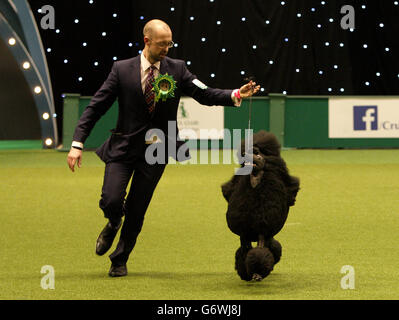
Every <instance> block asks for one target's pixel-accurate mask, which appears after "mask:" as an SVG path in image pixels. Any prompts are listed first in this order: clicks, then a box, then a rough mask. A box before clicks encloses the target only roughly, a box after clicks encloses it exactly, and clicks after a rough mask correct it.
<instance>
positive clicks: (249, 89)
mask: <svg viewBox="0 0 399 320" xmlns="http://www.w3.org/2000/svg"><path fill="white" fill-rule="evenodd" d="M259 89H260V86H257V85H256V82H253V81H252V80H251V81H250V82H248V83H247V84H246V85H243V86H242V87H241V88H240V96H241V98H249V97H252V96H253V95H254V94H256V93H258V91H259Z"/></svg>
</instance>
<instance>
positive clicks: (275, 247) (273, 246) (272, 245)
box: [268, 238, 283, 264]
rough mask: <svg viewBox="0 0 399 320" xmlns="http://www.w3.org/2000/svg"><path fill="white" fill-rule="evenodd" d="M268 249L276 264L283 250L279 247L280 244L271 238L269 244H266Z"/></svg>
mask: <svg viewBox="0 0 399 320" xmlns="http://www.w3.org/2000/svg"><path fill="white" fill-rule="evenodd" d="M268 248H269V249H270V251H271V252H272V254H273V257H274V264H277V263H278V262H279V261H280V259H281V253H282V250H283V248H282V247H281V244H280V242H278V241H277V240H276V239H274V238H271V239H270V242H269V244H268Z"/></svg>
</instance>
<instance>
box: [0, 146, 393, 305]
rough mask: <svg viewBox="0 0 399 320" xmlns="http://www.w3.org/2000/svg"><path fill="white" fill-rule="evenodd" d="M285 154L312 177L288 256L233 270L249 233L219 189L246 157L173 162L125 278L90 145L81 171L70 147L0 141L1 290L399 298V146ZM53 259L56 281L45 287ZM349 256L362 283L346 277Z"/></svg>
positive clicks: (284, 237)
mask: <svg viewBox="0 0 399 320" xmlns="http://www.w3.org/2000/svg"><path fill="white" fill-rule="evenodd" d="M282 154H283V157H284V158H285V160H286V162H287V164H288V166H289V168H290V171H291V173H292V174H294V175H297V176H299V177H300V178H301V182H302V185H301V188H302V189H301V190H300V192H299V194H298V197H297V202H296V205H295V207H293V208H292V209H291V211H290V214H289V218H288V220H287V223H286V225H285V227H284V228H283V230H282V231H281V232H280V233H279V234H278V235H277V236H276V239H278V240H279V241H280V242H281V244H282V246H283V256H282V259H281V261H280V263H279V264H277V265H276V267H275V269H274V271H273V272H272V273H271V274H270V276H269V277H267V278H266V279H264V280H263V281H262V282H260V283H252V282H250V283H248V282H244V281H242V280H240V278H239V277H238V276H237V274H236V273H235V270H234V253H235V250H236V249H237V248H238V246H239V239H238V237H237V236H235V235H234V234H232V233H231V232H230V231H229V229H228V228H227V224H226V221H225V211H226V202H225V200H224V199H223V197H222V194H221V191H220V185H221V184H222V183H224V182H225V181H227V180H228V179H229V178H230V177H231V176H232V174H233V172H234V168H235V165H222V164H220V165H192V164H188V165H169V166H168V167H167V169H166V171H165V174H164V176H163V178H162V180H161V182H160V183H159V186H158V188H157V190H156V192H155V195H154V198H153V201H152V202H151V205H150V207H149V210H148V212H147V215H146V219H145V222H144V227H143V231H142V233H141V235H140V237H139V240H138V242H137V246H136V248H135V250H134V252H133V253H132V255H131V258H130V260H129V262H128V270H129V275H128V276H127V277H124V278H117V279H114V278H110V277H108V275H107V273H108V269H109V266H110V262H109V259H108V255H106V256H103V257H98V256H96V255H95V253H94V251H95V240H96V238H97V236H98V234H99V232H100V231H101V229H102V228H103V226H104V225H105V223H106V220H105V219H104V218H103V216H102V213H101V211H100V209H99V208H98V201H99V198H100V194H101V186H102V178H103V173H104V166H103V164H102V162H101V161H100V160H99V159H98V158H97V156H96V155H95V154H94V153H93V152H85V153H84V159H83V167H82V168H81V169H79V170H77V172H75V173H71V172H70V171H69V169H68V168H67V164H66V155H67V154H66V153H62V152H57V151H52V150H38V151H32V150H25V151H19V150H13V151H0V177H1V184H0V218H1V223H0V245H1V249H0V252H1V259H0V283H1V290H0V299H5V300H8V299H52V300H59V299H68V300H69V299H155V300H161V299H183V300H184V299H194V300H198V299H215V300H219V299H223V300H224V299H227V300H229V299H251V300H269V299H301V300H302V299H351V300H357V299H398V298H399V281H398V278H399V268H398V265H399V246H398V243H399V216H398V214H399V212H398V210H399V209H398V208H399V150H287V151H284V152H283V153H282ZM114 247H115V244H114V246H113V248H114ZM113 248H112V249H111V251H110V252H112V250H113ZM45 265H50V266H52V267H53V268H54V271H55V289H54V290H51V289H49V290H44V289H43V288H42V287H41V280H42V278H43V277H44V276H45V274H41V268H42V267H43V266H45ZM344 265H350V266H352V267H353V268H354V271H355V276H354V279H355V289H353V290H351V289H347V290H344V289H342V287H341V279H342V277H344V276H345V274H342V273H341V268H342V267H343V266H344Z"/></svg>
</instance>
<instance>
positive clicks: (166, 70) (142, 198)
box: [67, 20, 259, 277]
mask: <svg viewBox="0 0 399 320" xmlns="http://www.w3.org/2000/svg"><path fill="white" fill-rule="evenodd" d="M144 43H145V48H144V50H143V53H142V54H141V55H139V56H137V57H135V58H132V59H128V60H123V61H118V62H115V63H114V65H113V67H112V70H111V72H110V74H109V76H108V78H107V80H106V81H105V82H104V84H103V85H102V87H101V88H100V90H99V91H98V92H97V93H96V94H95V95H94V97H93V98H92V100H91V102H90V104H89V105H88V106H87V108H86V109H85V111H84V112H83V114H82V116H81V118H80V120H79V122H78V124H77V127H76V129H75V133H74V137H73V143H72V147H71V150H70V152H69V154H68V159H67V160H68V165H69V168H70V169H71V170H72V171H73V172H74V169H75V164H77V165H78V167H79V168H80V167H81V164H82V153H83V151H82V150H83V143H84V142H85V140H86V139H87V137H88V136H89V134H90V132H91V130H92V128H93V127H94V125H95V124H96V122H97V121H98V120H99V119H100V118H101V116H102V115H104V114H105V113H106V112H107V110H108V109H109V108H110V107H111V106H112V104H113V103H114V101H115V100H116V99H117V98H118V104H119V117H118V122H117V126H116V128H115V129H114V130H113V131H112V135H111V137H110V138H109V139H108V140H107V141H106V142H105V143H104V144H103V145H102V146H101V147H100V148H99V149H98V150H97V155H98V156H99V157H100V158H101V159H102V160H103V161H104V162H105V163H106V167H105V174H104V183H103V188H102V195H101V200H100V208H101V209H102V210H103V212H104V216H105V218H107V219H108V220H109V221H108V223H107V225H106V226H105V228H104V229H103V230H102V232H101V233H100V235H99V237H98V239H97V244H96V253H97V254H98V255H103V254H105V253H106V252H107V251H108V250H109V249H110V247H111V246H112V242H113V240H114V238H115V236H116V234H117V232H118V230H119V228H120V227H121V225H122V217H123V216H125V218H124V222H123V227H122V230H121V234H120V239H119V242H118V245H117V247H116V249H115V251H114V252H113V253H112V254H111V255H110V256H109V257H110V259H111V262H112V264H111V268H110V270H109V275H110V276H112V277H117V276H125V275H127V268H126V263H127V261H128V258H129V254H130V253H131V251H132V250H133V248H134V245H135V243H136V239H137V237H138V235H139V233H140V231H141V228H142V225H143V221H144V215H145V212H146V210H147V207H148V205H149V203H150V200H151V198H152V195H153V192H154V190H155V188H156V186H157V184H158V181H159V179H160V178H161V176H162V174H163V172H164V169H165V166H166V164H167V159H168V157H169V155H171V156H175V155H176V154H179V153H178V152H173V154H169V153H167V154H165V157H164V161H159V162H158V163H155V164H154V163H149V162H148V161H146V157H145V154H146V150H147V148H148V146H150V145H151V144H152V143H155V142H157V143H159V142H161V143H164V144H165V145H167V147H165V149H164V150H174V151H176V150H178V149H179V148H180V147H182V145H183V142H182V141H179V139H178V128H177V125H176V132H177V135H176V137H173V136H168V135H167V134H166V133H167V132H168V125H169V124H170V123H176V117H177V110H178V106H179V100H180V97H181V95H182V94H186V95H188V96H191V97H193V98H194V99H195V100H197V101H198V102H200V103H201V104H204V105H223V106H234V105H235V106H239V105H240V104H241V99H242V98H246V97H249V96H252V95H253V94H255V93H257V92H258V91H259V86H256V84H255V83H253V82H250V83H248V84H246V85H244V86H243V87H241V88H240V89H236V90H221V89H213V88H208V87H207V86H205V85H204V84H203V83H201V82H200V81H199V80H198V79H196V77H195V76H194V75H192V74H191V73H190V72H189V71H188V70H187V68H186V65H185V62H184V61H182V60H176V59H170V58H168V57H167V56H166V55H167V53H168V51H169V48H171V47H172V46H173V42H172V31H171V29H170V27H169V26H168V25H167V24H166V23H165V22H163V21H161V20H151V21H150V22H148V23H147V24H146V26H145V27H144ZM166 74H168V75H169V76H171V77H172V78H173V81H175V84H176V88H175V90H174V92H172V94H171V95H169V96H167V97H166V99H161V100H158V99H157V97H156V96H155V92H154V90H153V84H154V80H155V79H156V78H157V77H158V76H159V75H166ZM157 100H158V101H157ZM151 129H152V130H153V129H157V130H161V132H163V133H165V136H164V140H165V141H159V139H158V137H156V136H155V137H151V138H149V137H148V131H149V130H151ZM158 132H159V131H158ZM185 150H187V149H185ZM184 156H185V157H184V159H178V158H176V160H178V161H179V160H186V159H187V157H188V156H189V155H188V154H187V153H184ZM133 173H134V177H133V179H132V183H131V188H130V191H129V193H128V195H127V197H126V188H127V186H128V183H129V181H130V179H131V177H132V175H133ZM125 197H126V199H125Z"/></svg>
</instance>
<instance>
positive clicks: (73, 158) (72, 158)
mask: <svg viewBox="0 0 399 320" xmlns="http://www.w3.org/2000/svg"><path fill="white" fill-rule="evenodd" d="M82 154H83V151H82V150H79V149H76V148H71V150H70V151H69V154H68V159H67V161H68V166H69V169H71V171H72V172H75V164H76V163H77V164H78V167H79V168H80V167H81V166H82Z"/></svg>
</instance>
